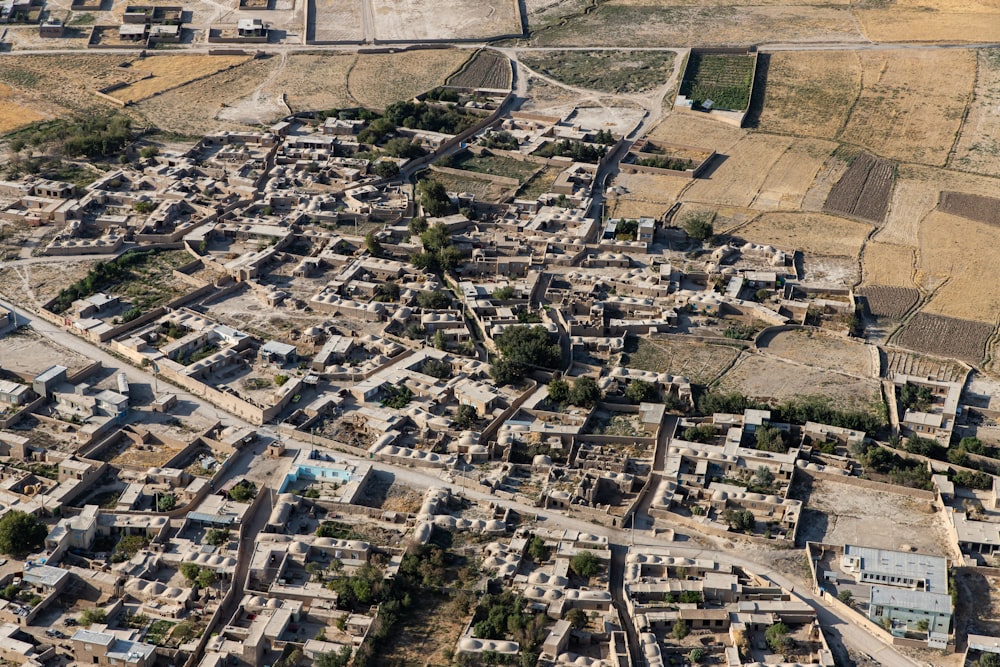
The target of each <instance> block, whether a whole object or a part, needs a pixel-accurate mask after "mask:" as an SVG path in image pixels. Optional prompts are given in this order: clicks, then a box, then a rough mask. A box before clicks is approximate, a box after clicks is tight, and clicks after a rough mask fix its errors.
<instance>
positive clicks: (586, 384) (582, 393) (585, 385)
mask: <svg viewBox="0 0 1000 667" xmlns="http://www.w3.org/2000/svg"><path fill="white" fill-rule="evenodd" d="M600 398H601V388H600V387H598V386H597V381H596V380H595V379H594V378H592V377H590V376H589V375H581V376H580V377H578V378H576V379H575V380H573V386H572V388H571V389H570V390H569V402H570V403H572V404H573V405H577V406H580V407H582V408H589V407H591V406H592V405H594V403H596V402H597V401H598V400H600Z"/></svg>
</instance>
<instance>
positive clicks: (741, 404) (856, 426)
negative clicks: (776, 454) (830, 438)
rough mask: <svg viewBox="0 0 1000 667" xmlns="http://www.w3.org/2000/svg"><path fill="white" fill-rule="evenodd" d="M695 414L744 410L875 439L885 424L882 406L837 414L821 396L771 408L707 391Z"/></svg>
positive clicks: (740, 396)
mask: <svg viewBox="0 0 1000 667" xmlns="http://www.w3.org/2000/svg"><path fill="white" fill-rule="evenodd" d="M697 406H698V412H699V413H701V414H705V415H710V414H714V413H716V412H723V413H727V414H739V413H741V412H743V411H744V410H746V409H748V408H750V409H759V410H770V411H771V417H772V421H776V422H786V423H790V424H805V423H806V422H810V421H811V422H817V423H819V424H829V425H830V426H839V427H841V428H849V429H853V430H856V431H864V432H865V433H867V434H869V435H875V434H876V433H878V432H879V431H880V430H882V429H883V428H884V427H885V425H886V424H887V423H888V412H887V408H886V406H885V403H882V402H878V403H876V404H873V405H872V408H871V409H870V410H838V409H836V408H834V407H831V406H830V404H829V403H828V399H827V398H825V397H823V396H803V397H800V398H792V399H789V400H787V401H784V402H782V403H780V404H778V405H777V406H776V407H772V406H770V405H768V404H767V403H763V402H761V401H754V400H752V399H750V398H749V397H747V396H744V395H743V394H740V393H738V392H720V391H707V392H705V393H703V394H701V395H700V396H699V397H698V400H697Z"/></svg>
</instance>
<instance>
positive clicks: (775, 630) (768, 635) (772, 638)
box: [764, 622, 790, 653]
mask: <svg viewBox="0 0 1000 667" xmlns="http://www.w3.org/2000/svg"><path fill="white" fill-rule="evenodd" d="M764 639H765V640H766V641H767V645H768V646H770V647H771V649H772V650H773V651H775V652H777V653H781V652H783V651H785V650H787V649H788V647H789V644H790V642H789V638H788V626H787V625H785V624H784V623H781V622H778V623H775V624H774V625H772V626H771V627H769V628H768V629H767V630H765V631H764Z"/></svg>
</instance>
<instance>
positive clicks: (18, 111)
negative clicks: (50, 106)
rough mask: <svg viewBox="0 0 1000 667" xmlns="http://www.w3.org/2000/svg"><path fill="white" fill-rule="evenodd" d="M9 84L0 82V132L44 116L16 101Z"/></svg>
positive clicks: (14, 128)
mask: <svg viewBox="0 0 1000 667" xmlns="http://www.w3.org/2000/svg"><path fill="white" fill-rule="evenodd" d="M17 99H18V97H17V96H16V95H15V94H14V91H13V90H12V89H11V87H10V86H8V85H6V84H2V83H0V134H3V133H5V132H10V131H11V130H16V129H17V128H19V127H22V126H24V125H29V124H30V123H34V122H35V121H37V120H42V118H44V116H42V115H41V114H39V113H36V112H35V111H34V110H33V109H30V108H28V107H26V106H24V105H22V104H19V103H18V101H17Z"/></svg>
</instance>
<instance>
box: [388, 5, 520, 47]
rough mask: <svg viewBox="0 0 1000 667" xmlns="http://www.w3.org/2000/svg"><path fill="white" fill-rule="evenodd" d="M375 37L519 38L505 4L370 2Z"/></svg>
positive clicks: (517, 26) (510, 8) (510, 10)
mask: <svg viewBox="0 0 1000 667" xmlns="http://www.w3.org/2000/svg"><path fill="white" fill-rule="evenodd" d="M371 3H372V13H373V14H374V15H375V37H376V38H377V39H380V40H385V41H411V40H427V39H429V40H440V39H468V40H473V39H483V38H487V37H497V36H500V35H519V34H520V33H521V24H520V21H518V18H517V14H516V12H515V11H514V4H513V3H511V2H507V1H506V0H487V1H486V2H477V1H476V0H451V1H450V2H441V1H440V0H397V1H393V0H371Z"/></svg>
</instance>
